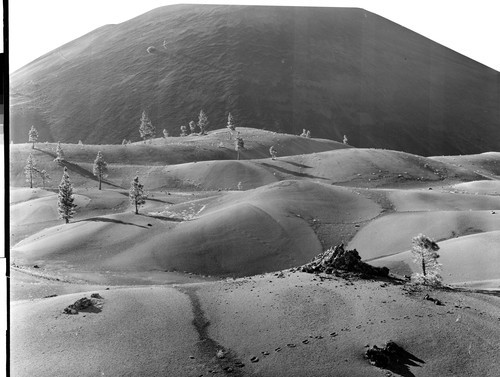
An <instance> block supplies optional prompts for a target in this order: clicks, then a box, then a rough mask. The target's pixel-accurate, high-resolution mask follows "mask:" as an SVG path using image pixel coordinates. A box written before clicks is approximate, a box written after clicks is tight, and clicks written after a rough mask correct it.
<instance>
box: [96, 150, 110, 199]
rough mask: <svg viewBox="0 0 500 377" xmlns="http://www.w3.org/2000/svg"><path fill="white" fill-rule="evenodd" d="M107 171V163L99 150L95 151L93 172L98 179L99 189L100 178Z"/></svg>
mask: <svg viewBox="0 0 500 377" xmlns="http://www.w3.org/2000/svg"><path fill="white" fill-rule="evenodd" d="M107 171H108V164H107V162H106V161H104V158H103V157H102V153H101V151H99V152H97V157H96V158H95V160H94V167H93V173H94V175H95V176H96V177H97V179H98V180H99V190H100V189H101V182H102V178H103V177H104V175H105V174H106V172H107Z"/></svg>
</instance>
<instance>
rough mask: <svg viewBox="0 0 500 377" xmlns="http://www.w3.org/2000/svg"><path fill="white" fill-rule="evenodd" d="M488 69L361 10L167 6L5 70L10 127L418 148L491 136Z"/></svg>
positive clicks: (44, 134) (19, 135)
mask: <svg viewBox="0 0 500 377" xmlns="http://www.w3.org/2000/svg"><path fill="white" fill-rule="evenodd" d="M499 82H500V80H499V73H498V72H497V71H495V70H492V69H490V68H488V67H486V66H484V65H481V64H479V63H477V62H475V61H473V60H471V59H469V58H467V57H465V56H462V55H460V54H458V53H456V52H454V51H452V50H450V49H448V48H446V47H444V46H442V45H439V44H437V43H435V42H433V41H431V40H429V39H426V38H424V37H423V36H421V35H418V34H416V33H414V32H412V31H410V30H408V29H406V28H404V27H402V26H400V25H397V24H395V23H393V22H391V21H389V20H387V19H384V18H382V17H380V16H378V15H375V14H373V13H370V12H367V11H365V10H362V9H351V8H295V7H256V6H212V5H210V6H208V5H207V6H202V5H175V6H167V7H162V8H158V9H155V10H153V11H150V12H148V13H146V14H144V15H141V16H139V17H136V18H134V19H131V20H129V21H127V22H123V23H121V24H117V25H106V26H103V27H101V28H99V29H97V30H94V31H92V32H90V33H88V34H87V35H84V36H82V37H81V38H78V39H76V40H74V41H72V42H70V43H67V44H65V45H63V46H61V47H60V48H58V49H56V50H54V51H51V52H49V53H47V54H46V55H44V56H42V57H40V58H38V59H37V60H35V61H33V62H31V63H30V64H28V65H27V66H25V67H23V68H21V69H20V70H18V71H16V72H15V73H14V74H13V75H12V77H11V89H12V91H11V102H12V109H11V116H12V119H11V122H12V123H11V124H12V131H11V137H12V139H13V140H14V141H15V142H25V141H27V134H28V130H29V128H30V127H31V126H32V125H35V126H36V128H37V129H38V130H39V132H40V140H42V141H45V140H48V141H53V142H55V141H61V142H74V143H76V142H77V141H78V140H82V141H84V142H85V143H121V141H122V140H123V139H124V138H125V139H132V140H133V141H137V140H139V132H138V126H139V119H140V116H141V113H142V111H143V110H146V111H147V112H148V115H149V116H150V119H151V121H152V122H153V124H154V125H155V127H156V129H157V130H158V135H157V136H161V135H159V134H160V130H162V129H166V130H168V132H169V134H170V135H178V134H179V127H180V126H181V125H186V126H187V125H188V123H189V121H191V120H196V117H197V115H198V114H199V112H200V109H203V110H204V112H205V113H206V114H207V116H208V119H209V121H210V127H211V129H216V128H221V127H223V126H224V125H225V123H226V119H227V114H228V112H231V114H232V115H233V116H234V118H235V122H236V123H237V125H238V126H246V127H256V128H266V129H269V130H275V131H283V132H287V133H294V134H300V133H301V131H302V129H304V128H307V129H308V130H310V131H311V134H312V136H313V137H323V138H330V139H334V140H342V137H343V135H347V137H348V140H349V143H350V144H351V145H353V146H356V147H374V148H387V149H395V150H402V151H406V152H410V153H416V154H420V155H452V154H472V153H480V152H485V151H489V150H495V149H496V148H498V145H500V133H498V132H497V131H498V129H499V127H500V110H499V106H498V104H499V103H500V98H499V93H500V90H499Z"/></svg>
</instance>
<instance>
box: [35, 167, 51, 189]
mask: <svg viewBox="0 0 500 377" xmlns="http://www.w3.org/2000/svg"><path fill="white" fill-rule="evenodd" d="M37 172H38V174H40V178H41V179H42V187H43V188H45V182H46V181H50V175H49V173H47V171H46V170H45V169H44V170H37Z"/></svg>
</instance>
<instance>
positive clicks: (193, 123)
mask: <svg viewBox="0 0 500 377" xmlns="http://www.w3.org/2000/svg"><path fill="white" fill-rule="evenodd" d="M189 131H191V133H192V134H194V133H195V132H196V123H195V122H194V121H193V120H192V121H191V122H189Z"/></svg>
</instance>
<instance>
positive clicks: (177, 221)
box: [139, 213, 184, 223]
mask: <svg viewBox="0 0 500 377" xmlns="http://www.w3.org/2000/svg"><path fill="white" fill-rule="evenodd" d="M139 216H144V217H152V218H153V219H158V220H163V221H173V222H176V223H181V222H183V221H184V220H183V219H181V218H178V217H166V216H160V215H145V214H143V213H139Z"/></svg>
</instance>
